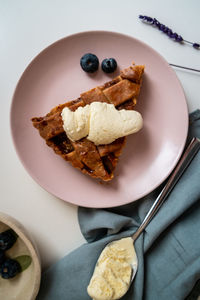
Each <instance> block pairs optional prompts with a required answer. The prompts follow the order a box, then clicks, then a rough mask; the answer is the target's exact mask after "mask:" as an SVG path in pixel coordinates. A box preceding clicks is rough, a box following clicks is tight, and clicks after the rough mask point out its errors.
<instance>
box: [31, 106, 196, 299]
mask: <svg viewBox="0 0 200 300" xmlns="http://www.w3.org/2000/svg"><path fill="white" fill-rule="evenodd" d="M194 136H195V137H199V138H200V110H197V111H195V112H193V113H192V114H191V115H190V124H189V134H188V140H187V144H188V143H189V141H190V140H191V138H192V137H194ZM164 184H165V183H163V184H162V185H161V186H159V187H158V188H157V189H156V190H154V191H153V192H152V193H150V194H149V195H147V196H145V197H144V198H142V199H140V200H138V201H136V202H133V203H131V204H128V205H124V206H120V207H116V208H111V209H90V208H83V207H79V210H78V217H79V224H80V229H81V231H82V234H83V235H84V237H85V239H86V241H87V243H86V244H84V245H82V246H81V247H79V248H78V249H76V250H75V251H73V252H71V253H70V254H68V255H67V256H65V257H64V258H62V259H61V260H60V261H58V262H57V263H56V264H54V265H52V266H51V267H50V268H48V269H47V270H46V271H44V273H43V275H42V281H41V287H40V291H39V294H38V297H37V299H38V300H56V299H58V300H60V299H62V300H64V299H66V300H89V299H91V298H90V297H89V296H88V294H87V285H88V283H89V281H90V278H91V276H92V273H93V270H94V266H95V263H96V261H97V259H98V257H99V255H100V253H101V251H102V250H103V248H104V247H105V245H106V244H107V243H108V242H110V241H112V240H114V239H118V238H121V237H126V236H129V235H131V234H133V233H134V232H135V231H136V229H137V228H138V227H139V225H140V224H141V222H142V221H143V219H144V217H145V215H146V213H147V212H148V210H149V209H150V207H151V205H152V204H153V202H154V201H155V199H156V197H157V196H158V194H159V193H160V191H161V189H162V188H163V185H164ZM135 248H136V253H137V256H138V261H139V265H138V272H137V274H136V277H135V279H134V282H133V284H132V285H131V288H130V290H129V291H128V293H127V294H126V295H125V296H124V297H123V298H122V299H124V300H142V299H143V300H155V299H160V300H165V299H166V300H169V299H170V300H179V299H180V300H183V299H185V298H186V297H187V296H188V295H189V294H190V296H189V297H190V299H196V298H194V297H193V296H192V294H191V290H192V289H193V287H194V286H195V284H196V282H197V281H198V279H200V152H199V153H197V155H196V156H195V157H194V159H193V161H192V162H191V164H190V165H189V167H188V168H187V170H186V171H185V173H184V174H183V175H182V177H181V179H180V180H179V182H178V183H177V184H176V186H175V187H174V189H173V190H172V192H171V194H170V195H169V196H168V199H166V201H165V203H164V204H163V205H162V208H161V209H160V210H159V212H158V213H157V215H156V216H155V217H154V218H153V220H152V221H151V222H150V224H149V225H148V226H147V228H146V229H145V231H144V233H143V234H141V235H140V237H139V238H138V239H137V240H136V242H135ZM197 288H198V286H197V285H196V287H195V289H197ZM196 293H197V292H196ZM193 295H194V293H193ZM192 297H193V298H192Z"/></svg>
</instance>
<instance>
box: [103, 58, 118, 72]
mask: <svg viewBox="0 0 200 300" xmlns="http://www.w3.org/2000/svg"><path fill="white" fill-rule="evenodd" d="M101 68H102V70H103V71H104V72H105V73H112V72H114V71H115V70H116V69H117V62H116V60H115V59H114V58H105V59H104V60H103V61H102V63H101Z"/></svg>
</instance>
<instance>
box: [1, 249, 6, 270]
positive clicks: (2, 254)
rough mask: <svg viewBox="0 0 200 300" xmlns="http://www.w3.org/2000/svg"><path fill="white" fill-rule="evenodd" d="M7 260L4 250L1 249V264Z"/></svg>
mask: <svg viewBox="0 0 200 300" xmlns="http://www.w3.org/2000/svg"><path fill="white" fill-rule="evenodd" d="M4 260H5V254H4V251H3V250H1V249H0V266H1V264H2V263H3V262H4Z"/></svg>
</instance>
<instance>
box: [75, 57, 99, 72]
mask: <svg viewBox="0 0 200 300" xmlns="http://www.w3.org/2000/svg"><path fill="white" fill-rule="evenodd" d="M80 64H81V68H82V69H83V70H84V71H85V72H87V73H94V72H95V71H97V70H98V67H99V59H98V57H97V56H96V55H95V54H92V53H86V54H84V55H83V56H82V57H81V60H80Z"/></svg>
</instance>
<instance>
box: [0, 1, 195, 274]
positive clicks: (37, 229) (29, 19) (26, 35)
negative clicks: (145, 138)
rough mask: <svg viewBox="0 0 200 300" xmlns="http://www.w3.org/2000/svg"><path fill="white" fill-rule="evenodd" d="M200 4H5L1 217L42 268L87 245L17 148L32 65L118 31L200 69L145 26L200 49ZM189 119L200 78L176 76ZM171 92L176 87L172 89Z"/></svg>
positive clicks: (191, 54) (1, 27)
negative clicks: (35, 252) (17, 225)
mask: <svg viewBox="0 0 200 300" xmlns="http://www.w3.org/2000/svg"><path fill="white" fill-rule="evenodd" d="M199 12H200V1H199V0H191V1H187V0H182V1H181V0H179V1H178V0H168V1H157V0H140V1H138V0H137V1H135V0H123V1H122V0H110V1H109V0H101V1H95V0H82V1H81V0H79V1H78V0H73V1H68V0H56V1H53V0H49V1H47V0H32V1H30V0H29V1H28V0H15V1H14V0H0V101H1V102H0V103H1V109H0V111H1V113H0V122H1V124H0V143H1V144H0V195H1V197H0V211H2V212H5V213H7V214H9V215H11V216H13V217H15V218H16V219H18V220H19V221H20V222H21V223H22V224H23V225H24V226H25V227H26V228H27V230H28V231H29V232H30V233H31V234H32V236H33V237H34V240H35V241H36V244H37V246H38V249H39V252H40V255H41V261H42V266H43V268H46V267H48V266H49V265H51V264H52V263H53V262H55V261H57V260H58V259H59V258H61V257H63V256H64V255H65V254H67V253H69V252H70V251H72V250H73V249H75V248H76V247H78V246H79V245H81V244H82V243H84V242H85V240H84V238H83V237H82V235H81V232H80V229H79V225H78V220H77V207H76V206H74V205H71V204H68V203H65V202H64V201H61V200H60V199H57V198H56V197H54V196H52V195H50V194H49V193H48V192H46V191H44V190H43V189H42V188H41V187H40V186H39V185H38V184H36V183H35V182H34V181H33V179H32V178H31V177H30V176H29V174H28V173H27V172H26V171H25V170H24V168H23V166H22V164H21V162H20V161H19V159H18V157H17V154H16V152H15V149H14V146H13V144H12V139H11V133H10V124H9V123H10V116H9V113H10V105H11V100H12V95H13V92H14V88H15V86H16V84H17V81H18V80H19V78H20V76H21V74H22V72H23V71H24V69H25V68H26V67H27V65H28V64H29V63H30V61H31V60H32V59H33V58H34V57H35V56H36V55H37V54H38V53H39V52H40V51H41V50H43V49H44V48H45V47H47V46H48V45H50V44H51V43H53V42H54V41H56V40H58V39H60V38H63V37H65V36H67V35H69V34H72V33H76V32H80V31H88V30H111V31H117V32H121V33H126V34H128V35H132V36H134V37H136V38H138V39H140V40H142V41H144V42H146V43H147V44H149V45H150V46H151V47H153V48H154V49H156V50H157V51H158V52H159V53H160V54H161V55H163V56H164V58H165V59H166V60H167V61H168V62H170V63H174V64H179V65H183V66H188V67H192V68H197V69H200V50H195V49H193V48H192V47H191V46H188V45H185V46H182V45H179V44H178V43H175V42H173V41H171V40H170V39H169V38H168V37H167V36H165V35H164V34H162V33H161V32H160V31H158V30H157V29H154V28H152V27H151V26H148V25H145V24H143V23H142V22H141V21H140V20H139V19H138V15H139V14H143V15H148V16H152V17H155V18H157V19H158V20H160V22H162V23H164V24H165V25H167V26H168V27H171V28H172V29H173V30H174V31H176V32H177V33H179V34H181V35H182V36H183V38H185V39H186V40H189V41H192V42H198V43H200V15H199ZM176 73H177V76H178V77H179V79H180V81H181V83H182V85H183V88H184V90H185V94H186V98H187V103H188V107H189V111H193V110H194V109H196V108H199V106H200V105H199V103H200V96H199V94H200V92H199V89H200V84H199V83H200V74H198V73H196V74H195V73H193V72H187V71H181V70H178V69H176ZM169 88H170V87H169Z"/></svg>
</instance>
